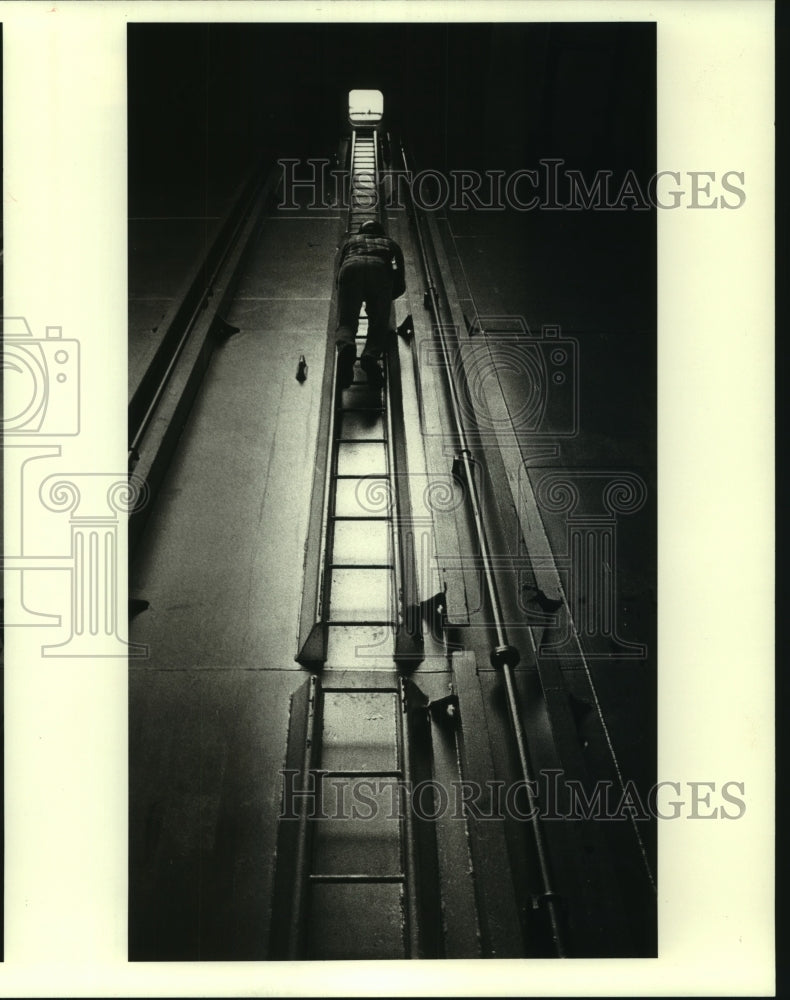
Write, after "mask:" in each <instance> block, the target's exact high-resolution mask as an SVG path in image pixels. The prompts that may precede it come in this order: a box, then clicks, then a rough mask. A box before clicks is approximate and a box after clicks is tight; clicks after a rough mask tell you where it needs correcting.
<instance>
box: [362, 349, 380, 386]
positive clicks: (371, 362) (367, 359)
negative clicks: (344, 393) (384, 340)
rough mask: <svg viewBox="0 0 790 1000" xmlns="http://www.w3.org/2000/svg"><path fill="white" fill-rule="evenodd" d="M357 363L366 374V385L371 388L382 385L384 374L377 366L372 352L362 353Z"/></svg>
mask: <svg viewBox="0 0 790 1000" xmlns="http://www.w3.org/2000/svg"><path fill="white" fill-rule="evenodd" d="M359 365H360V367H361V369H362V371H363V372H364V373H365V374H366V375H367V377H368V385H369V386H370V388H371V389H380V388H381V387H382V386H383V385H384V375H383V373H382V371H381V368H379V363H378V361H377V360H376V359H375V358H374V357H373V355H372V354H363V355H362V360H361V361H360V363H359Z"/></svg>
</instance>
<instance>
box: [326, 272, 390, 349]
mask: <svg viewBox="0 0 790 1000" xmlns="http://www.w3.org/2000/svg"><path fill="white" fill-rule="evenodd" d="M363 302H364V303H365V313H366V314H367V317H368V335H367V338H366V340H365V347H364V348H363V351H362V356H363V357H364V356H365V355H370V356H372V357H374V358H378V357H380V356H381V352H382V351H383V350H384V345H385V343H386V337H387V333H388V331H389V322H390V309H391V306H392V268H391V267H390V266H389V265H388V264H385V263H384V262H383V261H381V260H377V259H376V258H375V257H367V258H365V257H355V258H352V259H351V260H349V261H348V262H347V263H346V264H344V265H343V266H342V267H341V269H340V274H339V276H338V303H337V344H338V347H339V348H341V349H342V347H343V345H344V344H354V338H355V337H356V334H357V327H358V326H359V311H360V309H361V308H362V303H363Z"/></svg>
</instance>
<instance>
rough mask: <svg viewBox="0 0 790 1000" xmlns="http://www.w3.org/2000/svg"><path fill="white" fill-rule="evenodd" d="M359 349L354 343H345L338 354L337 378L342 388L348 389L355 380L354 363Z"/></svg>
mask: <svg viewBox="0 0 790 1000" xmlns="http://www.w3.org/2000/svg"><path fill="white" fill-rule="evenodd" d="M356 360H357V349H356V347H355V346H354V345H353V344H343V346H342V347H341V348H340V351H339V352H338V356H337V380H338V382H339V383H340V388H341V389H348V388H349V386H350V385H351V383H352V382H353V381H354V363H355V362H356Z"/></svg>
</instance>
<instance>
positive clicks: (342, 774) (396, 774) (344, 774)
mask: <svg viewBox="0 0 790 1000" xmlns="http://www.w3.org/2000/svg"><path fill="white" fill-rule="evenodd" d="M352 690H353V691H354V692H355V693H356V692H361V693H365V692H366V691H367V689H366V688H353V689H352ZM371 690H374V691H375V693H376V694H381V693H382V692H383V693H384V694H389V693H390V691H389V689H388V688H373V689H371ZM331 691H332V694H337V692H338V691H341V692H342V691H343V689H342V688H332V689H331ZM393 693H397V691H396V690H393ZM321 777H322V778H402V777H403V771H401V770H395V771H321Z"/></svg>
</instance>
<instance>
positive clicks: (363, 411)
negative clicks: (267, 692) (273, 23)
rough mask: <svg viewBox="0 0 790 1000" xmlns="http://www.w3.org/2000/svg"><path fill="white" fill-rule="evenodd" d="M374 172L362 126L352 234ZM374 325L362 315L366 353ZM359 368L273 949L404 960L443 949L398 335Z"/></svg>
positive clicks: (367, 204)
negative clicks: (429, 809)
mask: <svg viewBox="0 0 790 1000" xmlns="http://www.w3.org/2000/svg"><path fill="white" fill-rule="evenodd" d="M377 174H378V169H377V137H376V134H375V132H372V131H368V132H367V133H363V134H359V133H358V132H356V131H355V133H354V135H353V139H352V151H351V188H350V206H349V215H348V227H347V232H352V233H353V232H356V231H357V230H358V228H359V226H360V225H361V224H362V222H364V221H366V219H369V218H379V217H380V215H379V208H378V206H377V204H376V203H375V192H376V184H377ZM366 335H367V318H366V317H365V316H360V323H359V329H358V332H357V338H356V340H357V354H358V355H359V354H360V353H361V345H362V344H363V343H364V341H365V339H366ZM358 371H359V369H358V368H355V378H354V382H353V384H352V385H351V386H350V387H349V388H348V389H346V390H344V391H341V390H340V388H339V386H338V381H337V371H336V366H335V371H334V373H333V376H332V383H331V389H330V393H331V400H330V411H329V412H330V418H329V425H328V429H327V443H326V460H325V478H324V485H323V498H322V516H321V522H320V524H321V529H320V539H319V545H320V559H319V563H318V573H317V586H316V592H315V595H314V597H313V598H308V599H307V602H306V606H307V614H308V615H309V617H310V619H311V628H310V631H309V634H307V637H306V639H305V641H304V642H303V644H302V650H301V653H302V655H301V656H300V657H299V658H300V659H301V660H302V662H304V663H305V664H306V665H308V666H313V665H314V666H315V667H316V668H318V669H320V671H321V673H320V676H319V675H318V674H317V673H316V674H315V675H314V676H312V677H311V678H310V680H309V681H307V682H305V684H304V685H303V686H302V688H301V689H300V690H299V691H298V692H296V694H295V695H294V697H293V700H292V710H291V723H290V729H289V743H288V750H287V762H286V764H287V766H286V790H285V793H284V796H283V813H282V814H281V820H280V831H279V840H278V862H277V872H276V877H275V892H274V900H275V914H274V916H273V922H272V932H271V940H270V946H271V953H272V955H271V957H273V958H291V959H294V958H322V959H326V958H409V957H422V956H427V955H435V954H436V953H437V949H438V947H439V945H438V942H439V940H440V932H439V925H440V913H439V905H440V904H439V893H438V886H431V883H432V880H433V879H435V875H436V864H435V861H433V862H432V861H431V858H435V850H436V846H435V833H434V831H433V829H432V827H431V825H430V823H425V822H421V821H420V820H419V819H417V818H415V815H414V813H413V811H412V809H411V807H410V804H409V801H408V796H409V794H410V789H411V788H412V787H413V784H414V781H415V775H416V776H418V777H419V775H420V774H421V772H422V769H423V768H424V767H426V766H427V764H425V763H424V761H425V760H428V759H429V757H430V753H428V754H422V755H421V757H422V758H423V762H422V763H419V762H418V763H416V764H415V761H414V760H413V759H412V752H411V748H412V746H413V745H414V744H415V740H416V745H419V742H420V740H421V739H422V738H423V735H424V726H425V722H424V719H425V712H424V711H421V709H424V701H425V700H424V699H423V697H422V695H421V694H420V692H419V691H418V689H417V688H416V687H415V686H414V685H413V684H410V683H409V682H408V681H406V680H404V679H403V678H402V677H401V676H400V674H399V671H398V668H397V663H396V660H397V658H398V657H399V656H400V657H401V658H403V657H410V658H414V657H415V656H418V655H419V649H420V640H419V630H418V628H416V627H415V626H414V622H415V620H416V616H417V612H416V609H415V608H414V607H411V606H410V605H409V595H410V594H411V593H412V590H413V581H412V580H411V579H410V578H408V577H409V575H410V571H409V570H408V568H407V569H404V567H408V566H409V565H410V562H409V560H410V558H411V559H412V560H413V556H411V555H410V551H404V538H403V533H402V531H401V527H402V525H403V523H404V522H407V521H408V509H406V510H404V509H403V508H404V507H405V508H408V500H407V496H408V494H407V492H405V488H406V477H405V472H406V470H405V445H404V442H403V429H402V426H401V423H400V421H401V420H402V417H401V411H400V402H399V395H400V377H399V371H398V365H397V344H396V343H392V344H391V345H390V347H389V349H388V351H386V352H385V357H384V361H383V375H384V378H383V387H382V388H381V389H375V388H373V387H371V386H370V385H368V383H367V379H366V378H365V377H364V376H360V375H359V374H358ZM316 479H318V476H317V477H316ZM315 493H316V490H315V488H314V498H315ZM406 545H407V548H408V543H406ZM405 577H407V578H406V579H405ZM311 602H314V608H315V610H314V611H313V610H312V608H311ZM304 614H305V605H304V604H303V616H304ZM407 619H408V620H407ZM421 734H422V735H421ZM428 738H429V737H428ZM426 776H427V775H426ZM289 782H290V784H289Z"/></svg>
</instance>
